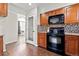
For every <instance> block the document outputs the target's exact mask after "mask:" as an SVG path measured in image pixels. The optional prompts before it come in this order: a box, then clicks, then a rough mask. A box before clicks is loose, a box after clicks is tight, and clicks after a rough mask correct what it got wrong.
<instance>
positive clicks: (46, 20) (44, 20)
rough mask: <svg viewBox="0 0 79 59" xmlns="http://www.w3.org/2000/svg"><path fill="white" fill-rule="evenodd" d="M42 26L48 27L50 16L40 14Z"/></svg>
mask: <svg viewBox="0 0 79 59" xmlns="http://www.w3.org/2000/svg"><path fill="white" fill-rule="evenodd" d="M40 25H48V16H47V15H46V14H45V13H44V14H40Z"/></svg>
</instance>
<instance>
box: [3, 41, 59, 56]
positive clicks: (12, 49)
mask: <svg viewBox="0 0 79 59" xmlns="http://www.w3.org/2000/svg"><path fill="white" fill-rule="evenodd" d="M4 56H59V55H58V54H56V53H53V52H50V51H48V50H46V49H44V48H41V47H36V46H33V45H31V44H25V43H17V42H16V43H11V44H8V45H7V52H5V53H4Z"/></svg>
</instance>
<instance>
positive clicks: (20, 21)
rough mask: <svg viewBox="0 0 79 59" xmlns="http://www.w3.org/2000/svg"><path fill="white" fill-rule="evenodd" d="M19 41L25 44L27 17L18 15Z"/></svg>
mask: <svg viewBox="0 0 79 59" xmlns="http://www.w3.org/2000/svg"><path fill="white" fill-rule="evenodd" d="M18 41H19V42H20V43H25V16H24V15H18Z"/></svg>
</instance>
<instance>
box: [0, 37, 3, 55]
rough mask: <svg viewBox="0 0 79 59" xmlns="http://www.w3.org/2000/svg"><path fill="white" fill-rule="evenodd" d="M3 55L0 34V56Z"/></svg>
mask: <svg viewBox="0 0 79 59" xmlns="http://www.w3.org/2000/svg"><path fill="white" fill-rule="evenodd" d="M2 55H3V36H0V56H2Z"/></svg>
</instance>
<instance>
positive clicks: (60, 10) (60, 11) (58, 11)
mask: <svg viewBox="0 0 79 59" xmlns="http://www.w3.org/2000/svg"><path fill="white" fill-rule="evenodd" d="M55 12H56V15H58V14H64V13H65V8H61V9H57V10H56V11H55Z"/></svg>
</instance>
